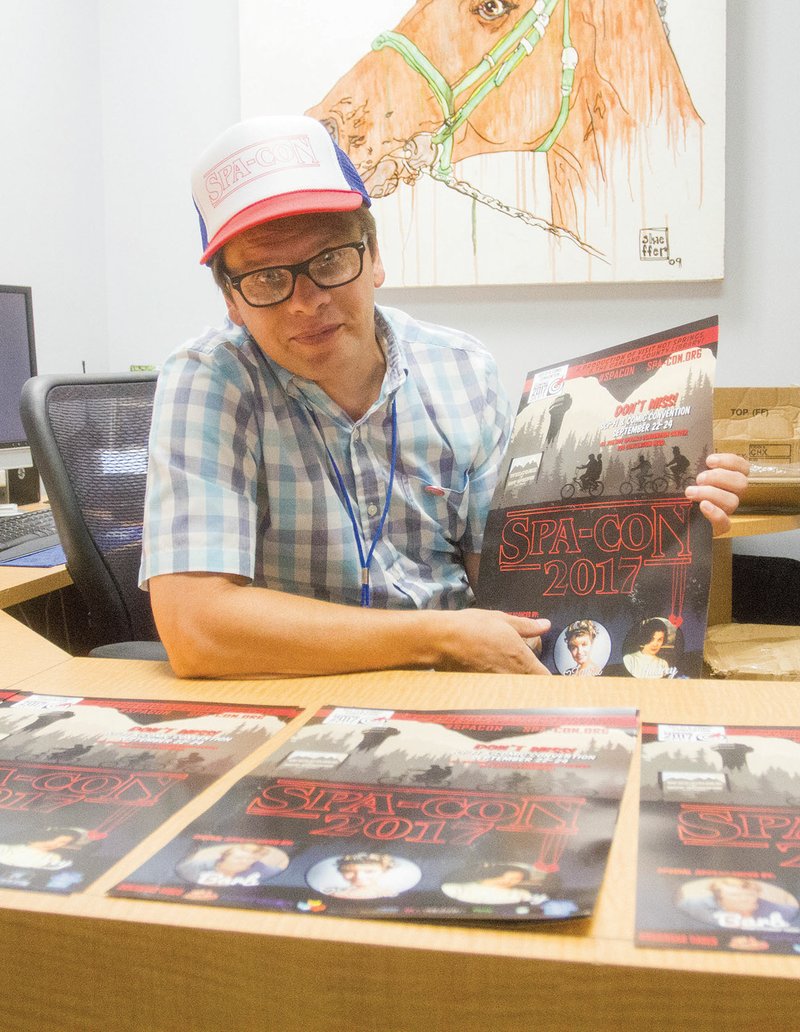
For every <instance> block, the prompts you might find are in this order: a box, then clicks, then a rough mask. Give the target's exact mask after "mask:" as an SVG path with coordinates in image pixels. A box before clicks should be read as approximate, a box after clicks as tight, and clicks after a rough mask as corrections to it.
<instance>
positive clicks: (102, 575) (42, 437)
mask: <svg viewBox="0 0 800 1032" xmlns="http://www.w3.org/2000/svg"><path fill="white" fill-rule="evenodd" d="M155 386H156V374H155V373H130V374H122V375H109V376H52V375H45V376H34V377H33V378H32V379H30V380H28V382H27V383H26V384H25V386H24V388H23V391H22V400H21V403H20V413H21V415H22V423H23V426H24V427H25V433H26V435H27V438H28V444H29V446H30V449H31V453H32V455H33V460H34V462H35V464H36V466H37V467H38V469H39V473H40V475H41V478H42V480H43V482H44V486H45V488H46V490H47V495H48V498H49V501H50V506H51V508H52V510H53V516H54V518H55V523H56V528H57V529H58V534H59V537H60V538H61V543H62V545H63V548H64V554H65V555H66V559H67V568H68V570H69V573H70V576H71V577H72V580H73V582H74V583H75V585H76V587H77V589H78V591H79V592H80V594H81V596H82V597H83V599H84V601H85V603H86V606H87V608H88V615H89V624H90V631H91V634H92V638H93V641H94V645H95V647H94V648H92V650H91V652H90V655H92V656H114V657H122V658H137V659H161V660H166V658H167V656H166V652H165V651H164V647H163V645H162V644H161V643H160V641H159V640H158V632H157V631H156V627H155V623H154V621H153V614H152V611H151V609H150V598H149V595H148V594H147V593H146V592H144V591H141V590H140V589H139V587H138V585H137V579H138V573H139V560H140V557H141V553H142V521H143V515H144V491H145V481H146V477H147V438H148V434H149V432H150V423H151V420H152V410H153V393H154V391H155Z"/></svg>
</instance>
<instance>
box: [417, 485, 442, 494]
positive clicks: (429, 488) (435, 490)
mask: <svg viewBox="0 0 800 1032" xmlns="http://www.w3.org/2000/svg"><path fill="white" fill-rule="evenodd" d="M422 490H423V491H426V492H427V493H428V494H432V495H443V494H446V493H447V492H446V491H445V489H444V488H443V487H436V486H435V485H434V484H426V485H425V487H423V489H422Z"/></svg>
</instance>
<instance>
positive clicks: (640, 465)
mask: <svg viewBox="0 0 800 1032" xmlns="http://www.w3.org/2000/svg"><path fill="white" fill-rule="evenodd" d="M652 472H653V467H652V465H651V464H650V460H649V459H646V458H645V457H644V454H643V453H642V452H639V461H638V462H637V463H636V465H634V466H631V473H632V474H633V475H634V476H635V477H636V482H637V484H638V486H639V490H640V491H644V490H645V486H646V484H647V481H648V480H649V479H650V474H651V473H652Z"/></svg>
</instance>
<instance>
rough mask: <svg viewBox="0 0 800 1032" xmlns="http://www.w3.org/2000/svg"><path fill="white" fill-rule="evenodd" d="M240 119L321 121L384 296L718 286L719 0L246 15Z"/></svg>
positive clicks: (476, 2)
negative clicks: (380, 266) (368, 201)
mask: <svg viewBox="0 0 800 1032" xmlns="http://www.w3.org/2000/svg"><path fill="white" fill-rule="evenodd" d="M240 35H241V87H242V116H243V117H245V118H247V117H254V116H257V115H262V114H278V113H300V112H307V113H308V114H310V115H312V116H314V117H315V118H318V119H320V120H321V121H323V122H324V123H325V125H326V126H327V128H328V129H329V131H330V132H331V133H332V135H333V136H334V137H335V139H336V140H337V142H338V143H339V145H340V147H341V148H342V149H343V150H344V151H345V152H346V153H347V154H348V155H349V156H350V158H351V160H352V161H353V163H354V164H355V166H356V167H357V168H358V170H359V172H360V173H361V176H362V178H363V179H364V182H365V184H366V186H367V189H368V190H369V192H370V196H371V197H372V198H373V199H374V205H373V210H374V213H375V216H376V219H377V221H378V227H379V233H380V241H381V249H382V254H383V257H384V263H385V265H386V267H387V275H388V278H387V285H388V286H443V285H456V284H459V285H464V284H510V283H537V284H541V283H578V282H652V281H670V282H675V281H681V280H711V279H719V278H721V277H722V275H723V242H724V140H725V5H724V3H722V2H721V0H616V2H615V3H613V4H610V3H608V2H606V0H536V2H534V0H417V2H416V3H415V2H414V0H350V2H349V3H348V4H347V5H346V7H344V8H343V7H342V6H341V5H336V4H330V3H329V2H328V0H304V2H303V3H302V4H298V3H297V2H296V0H240Z"/></svg>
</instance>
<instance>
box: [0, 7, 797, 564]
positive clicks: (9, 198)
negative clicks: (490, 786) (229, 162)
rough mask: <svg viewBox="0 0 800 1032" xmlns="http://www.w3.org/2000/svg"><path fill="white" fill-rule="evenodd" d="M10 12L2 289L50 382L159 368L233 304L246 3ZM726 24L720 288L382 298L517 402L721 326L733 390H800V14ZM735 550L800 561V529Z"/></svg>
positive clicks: (1, 51)
mask: <svg viewBox="0 0 800 1032" xmlns="http://www.w3.org/2000/svg"><path fill="white" fill-rule="evenodd" d="M0 2H1V3H2V13H3V26H2V29H3V32H2V35H0V88H1V89H2V93H0V98H2V99H0V118H1V119H2V139H3V143H4V152H5V153H4V157H3V160H2V162H0V197H2V198H3V200H2V209H1V210H2V223H1V225H2V232H1V233H0V282H7V283H30V284H31V285H32V286H33V291H34V303H35V320H36V331H37V343H38V351H39V357H40V368H41V369H42V370H43V371H54V370H68V369H74V370H77V369H80V368H81V362H82V361H85V362H86V366H87V369H102V368H115V369H116V368H119V369H124V368H127V366H128V365H129V364H131V363H134V362H152V363H160V362H161V361H162V359H163V357H164V355H165V354H166V353H167V352H168V351H169V350H170V348H172V347H173V346H174V345H175V344H177V343H178V342H180V341H181V340H183V339H185V338H186V337H189V336H192V335H194V334H195V333H197V332H199V331H200V330H201V329H202V328H203V326H205V325H206V324H208V323H209V322H213V321H215V320H216V318H217V317H218V315H219V313H220V312H221V310H222V309H221V305H220V302H219V299H218V298H217V296H216V293H215V291H214V288H213V286H212V284H211V282H210V276H209V274H208V273H207V271H206V270H204V269H201V268H200V267H199V266H198V265H197V254H198V251H199V246H198V243H199V237H198V231H197V221H196V217H195V214H194V210H193V208H192V204H191V198H190V193H189V185H188V180H189V172H190V169H191V166H192V164H193V161H194V159H195V157H196V155H197V154H198V153H199V152H200V150H202V148H203V147H204V146H205V144H206V143H207V142H208V141H209V140H210V139H211V138H212V137H213V136H214V135H215V134H216V133H217V132H218V131H219V130H220V129H222V128H223V127H224V126H225V125H227V124H229V123H230V122H233V121H235V120H236V119H237V118H238V112H239V96H238V21H237V2H236V0H0ZM719 2H720V3H722V2H723V0H719ZM727 11H728V13H727V21H728V40H727V46H728V77H727V161H726V175H727V187H726V206H727V217H726V276H725V279H724V281H722V282H720V283H694V284H678V285H675V284H652V285H633V284H620V285H616V286H614V285H612V286H592V285H586V286H580V285H578V286H548V287H534V286H531V287H498V288H490V287H482V288H474V287H469V288H466V287H465V288H437V289H429V290H425V289H414V290H400V289H394V290H384V291H382V292H381V295H382V300H383V301H384V302H385V303H387V304H393V305H398V306H401V307H405V308H407V309H409V310H411V311H412V312H414V313H415V314H417V315H419V316H421V317H422V318H427V319H432V320H434V321H438V322H442V323H445V324H450V325H457V326H459V327H461V328H463V329H466V330H468V331H469V332H472V333H474V334H475V335H476V336H478V337H480V338H482V339H483V340H484V341H485V342H486V343H487V345H489V346H490V347H491V348H492V349H493V351H494V352H495V354H496V355H497V358H498V361H499V363H500V368H501V372H502V375H503V379H504V382H505V384H506V387H507V389H508V390H509V392H510V394H511V395H512V396H514V397H516V395H517V394H518V392H519V390H520V389H521V384H522V380H523V377H524V374H525V373H526V372H527V371H528V369H530V368H533V367H534V366H536V365H538V364H540V363H542V362H544V361H547V360H548V358H549V357H550V356H553V355H564V356H569V355H572V354H579V353H581V352H584V351H593V350H596V349H598V348H602V347H608V346H611V345H613V344H617V343H620V342H622V341H624V340H629V339H632V338H634V337H637V336H640V335H643V334H646V333H650V332H653V331H654V330H656V329H659V328H664V327H667V326H672V325H676V324H679V323H683V322H688V321H690V320H692V319H695V318H700V317H703V316H706V315H711V314H715V313H716V314H719V317H720V327H721V336H720V349H719V361H718V374H717V382H718V383H719V384H720V385H734V384H741V383H752V384H765V385H768V384H783V383H787V382H792V381H795V382H800V369H798V360H797V358H796V354H797V346H798V342H797V340H796V339H795V329H794V328H795V325H797V324H798V323H800V319H798V315H799V314H800V312H799V309H800V289H798V284H797V275H796V271H795V270H796V268H797V263H796V259H795V250H796V248H797V244H798V241H800V197H798V191H797V188H796V182H797V173H796V165H797V162H798V158H799V157H800V155H799V154H798V126H797V118H796V108H797V102H798V97H800V62H798V61H797V58H796V54H795V41H796V39H797V38H799V37H800V5H798V4H797V3H796V0H769V2H768V3H762V4H754V3H752V2H751V0H730V2H729V3H728V5H727ZM276 89H280V84H278V83H276ZM286 106H287V109H288V108H291V98H290V97H287V98H286ZM736 547H737V549H739V550H742V551H744V550H750V551H754V550H755V551H759V552H772V553H774V554H796V555H798V556H800V535H798V534H795V535H777V536H775V537H774V538H758V539H748V540H744V541H742V542H737V546H736Z"/></svg>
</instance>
